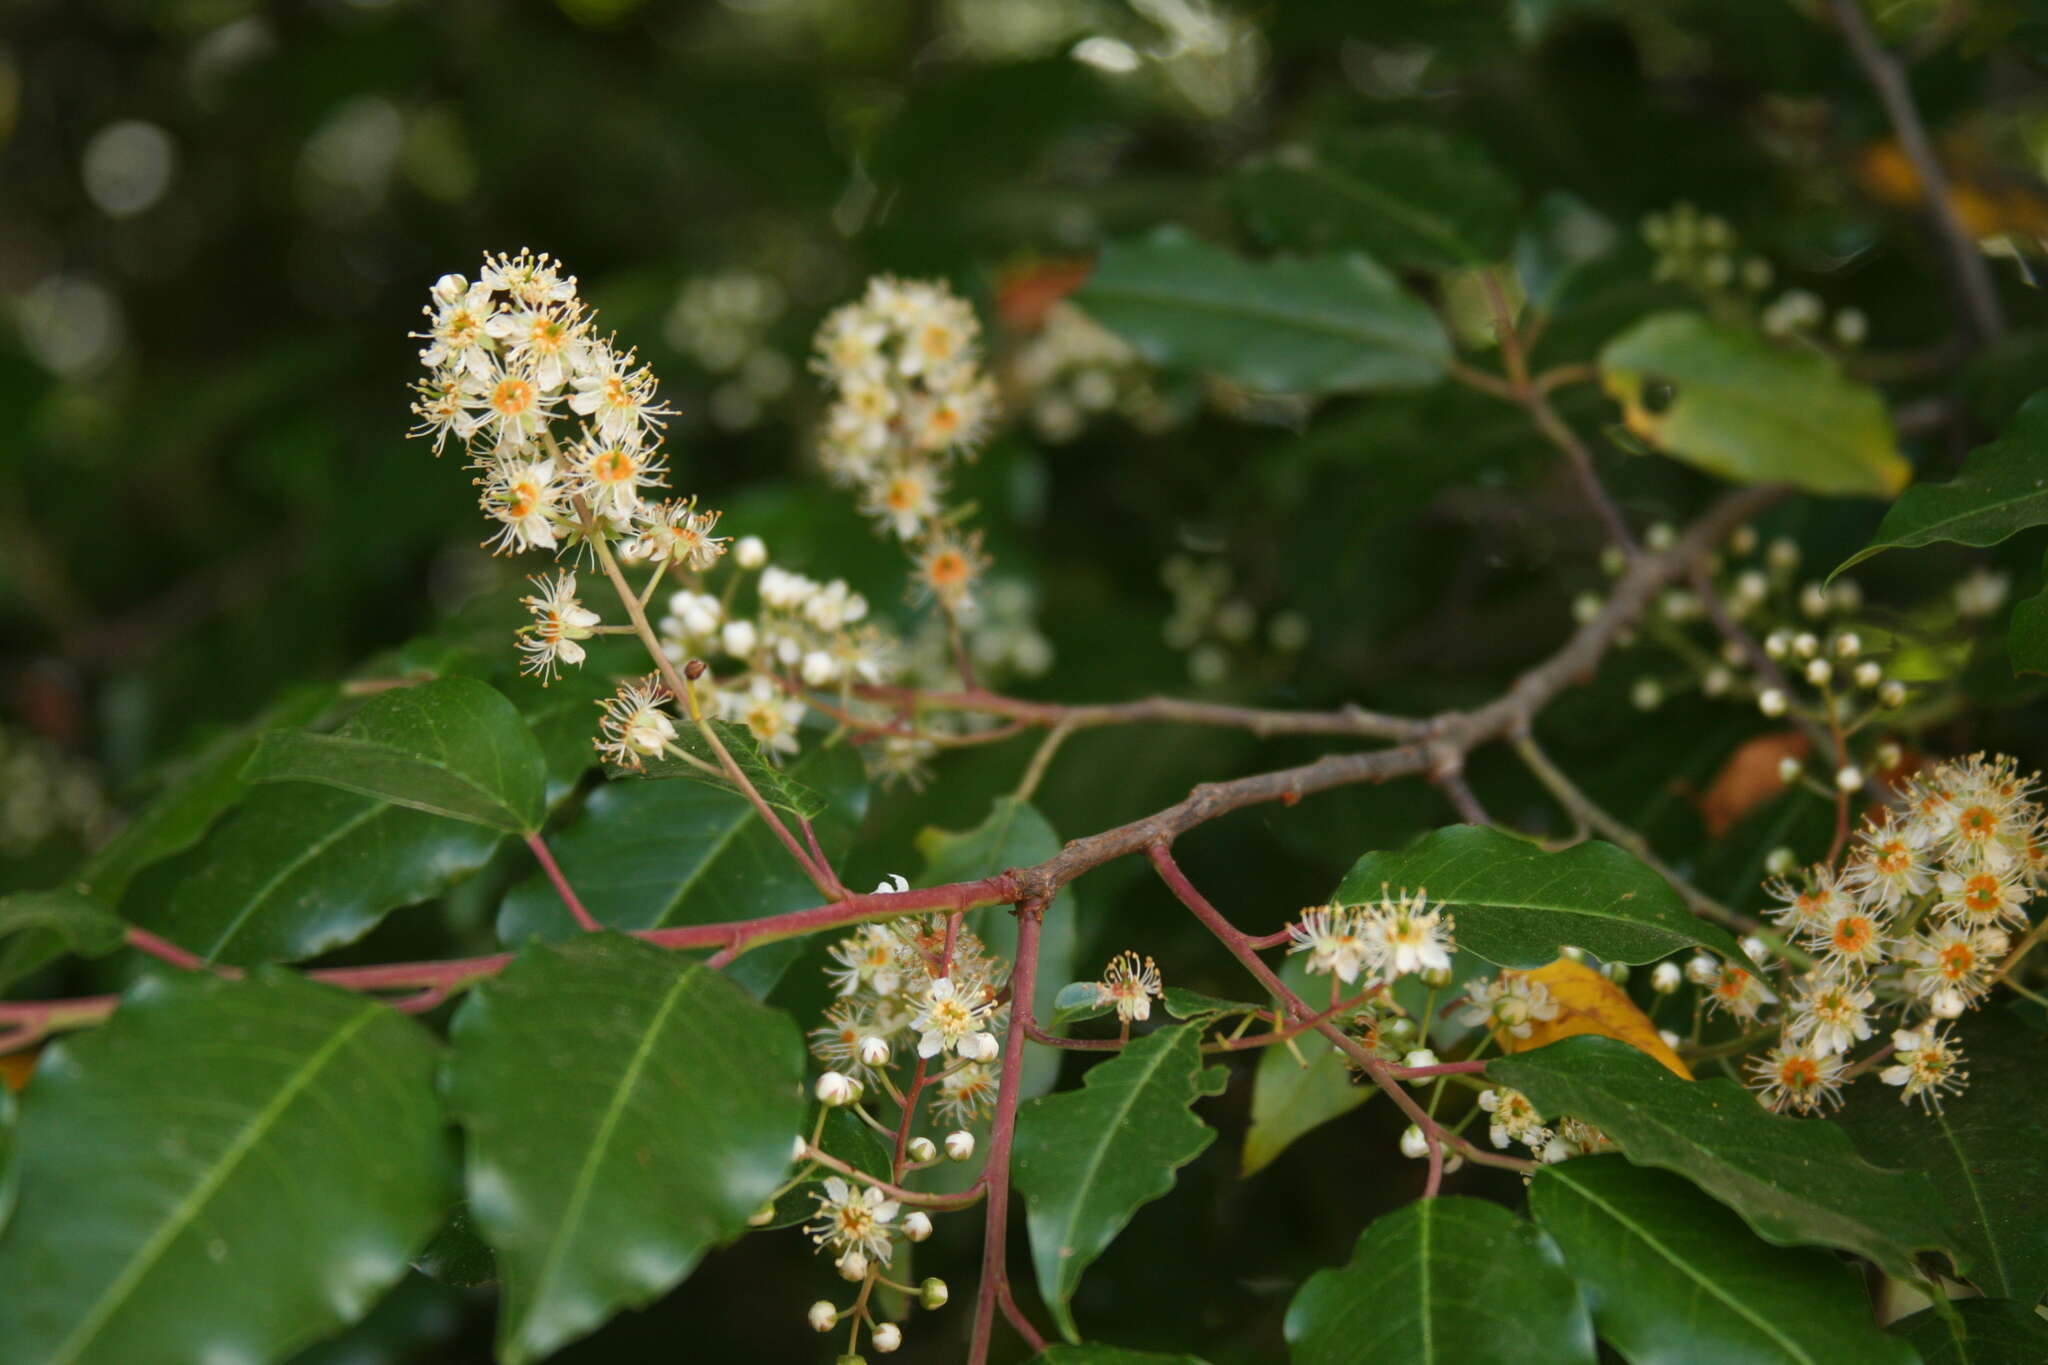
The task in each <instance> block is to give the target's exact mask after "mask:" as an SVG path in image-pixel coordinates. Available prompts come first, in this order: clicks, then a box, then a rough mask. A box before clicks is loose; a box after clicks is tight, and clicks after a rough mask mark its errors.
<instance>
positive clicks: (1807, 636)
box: [1792, 630, 1820, 659]
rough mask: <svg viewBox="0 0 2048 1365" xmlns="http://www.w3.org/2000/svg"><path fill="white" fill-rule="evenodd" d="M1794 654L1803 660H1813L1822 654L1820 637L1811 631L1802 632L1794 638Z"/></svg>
mask: <svg viewBox="0 0 2048 1365" xmlns="http://www.w3.org/2000/svg"><path fill="white" fill-rule="evenodd" d="M1792 652H1793V653H1794V654H1797V655H1798V656H1799V657H1800V658H1802V659H1811V658H1812V657H1813V656H1814V655H1816V654H1818V653H1820V636H1818V635H1815V634H1814V633H1813V632H1812V631H1810V630H1802V631H1800V632H1799V633H1798V634H1797V635H1795V636H1793V637H1792Z"/></svg>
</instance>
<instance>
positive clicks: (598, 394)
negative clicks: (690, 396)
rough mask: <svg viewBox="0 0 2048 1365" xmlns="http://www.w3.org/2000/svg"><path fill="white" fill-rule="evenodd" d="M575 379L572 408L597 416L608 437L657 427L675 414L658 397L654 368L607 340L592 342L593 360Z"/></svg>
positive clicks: (604, 434)
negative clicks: (616, 349)
mask: <svg viewBox="0 0 2048 1365" xmlns="http://www.w3.org/2000/svg"><path fill="white" fill-rule="evenodd" d="M572 382H573V387H574V392H573V393H571V394H570V395H569V407H570V410H571V411H573V412H575V413H577V414H578V415H580V416H583V417H589V418H593V419H595V421H596V424H597V430H598V433H599V434H600V435H602V436H604V437H605V438H606V439H608V440H614V441H618V440H624V439H626V438H627V437H629V436H635V435H638V434H640V433H641V432H642V431H643V430H650V431H651V430H654V429H657V428H659V427H660V426H661V425H662V422H663V419H664V418H666V417H668V416H670V415H671V410H670V409H668V408H665V407H663V406H662V405H661V403H660V402H659V401H658V399H657V397H656V394H655V382H654V371H653V370H652V369H651V368H650V367H648V366H646V365H640V364H637V363H636V357H635V355H634V353H633V352H631V351H627V352H625V353H624V354H620V353H619V352H618V351H615V350H613V349H612V347H611V346H610V345H609V344H608V343H606V342H595V343H593V344H592V346H591V361H590V364H589V365H588V367H587V368H586V369H585V371H584V372H583V373H581V374H579V375H577V376H576V378H575V380H574V381H572Z"/></svg>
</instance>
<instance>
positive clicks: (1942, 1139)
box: [1839, 1010, 2048, 1300]
mask: <svg viewBox="0 0 2048 1365" xmlns="http://www.w3.org/2000/svg"><path fill="white" fill-rule="evenodd" d="M1956 1037H1957V1040H1958V1041H1959V1042H1960V1043H1961V1045H1962V1049H1963V1070H1964V1071H1966V1072H1968V1073H1969V1078H1970V1080H1969V1084H1968V1085H1967V1086H1966V1087H1964V1089H1963V1092H1962V1093H1961V1094H1959V1095H1952V1096H1949V1097H1948V1098H1947V1099H1946V1100H1945V1101H1944V1102H1943V1104H1942V1107H1941V1112H1939V1113H1935V1114H1929V1113H1924V1112H1923V1111H1922V1110H1921V1108H1920V1106H1919V1104H1917V1103H1914V1104H1910V1105H1908V1104H1902V1103H1900V1101H1899V1091H1898V1090H1897V1089H1896V1088H1895V1087H1893V1086H1888V1085H1886V1084H1884V1083H1883V1082H1882V1081H1881V1080H1879V1079H1878V1078H1877V1077H1875V1076H1867V1077H1865V1078H1864V1079H1863V1080H1861V1081H1859V1082H1857V1083H1856V1085H1855V1086H1853V1087H1852V1088H1851V1089H1850V1090H1849V1092H1848V1103H1847V1104H1846V1105H1845V1106H1844V1107H1843V1110H1842V1113H1841V1115H1840V1119H1839V1122H1840V1123H1841V1125H1842V1126H1843V1127H1844V1128H1846V1129H1847V1130H1848V1132H1849V1137H1850V1138H1851V1139H1852V1140H1853V1141H1854V1142H1855V1144H1856V1149H1857V1150H1858V1151H1859V1152H1861V1153H1863V1155H1864V1156H1865V1157H1867V1158H1868V1159H1869V1160H1870V1161H1871V1163H1872V1164H1873V1165H1878V1166H1886V1167H1892V1168H1896V1169H1902V1170H1908V1171H1919V1172H1923V1173H1925V1174H1926V1176H1927V1177H1928V1179H1929V1180H1931V1181H1932V1182H1933V1184H1934V1188H1935V1189H1936V1191H1938V1192H1939V1193H1940V1195H1941V1197H1942V1199H1943V1200H1944V1201H1945V1202H1946V1203H1947V1204H1948V1208H1949V1212H1950V1213H1951V1215H1952V1216H1953V1217H1954V1220H1955V1226H1956V1236H1957V1239H1958V1242H1959V1244H1960V1245H1961V1247H1962V1249H1963V1251H1964V1253H1965V1254H1966V1255H1967V1256H1968V1258H1969V1261H1970V1265H1971V1269H1970V1280H1971V1282H1972V1283H1973V1284H1975V1285H1976V1286H1977V1287H1978V1288H1979V1289H1981V1290H1983V1291H1984V1293H1985V1294H1986V1295H1988V1296H1990V1297H1991V1298H1994V1299H2029V1300H2032V1299H2038V1298H2040V1297H2041V1296H2042V1295H2043V1294H2044V1293H2048V1213H2044V1203H2048V1090H2044V1089H2043V1087H2042V1086H2041V1084H2040V1073H2041V1060H2042V1039H2041V1036H2040V1035H2039V1034H2037V1033H2035V1032H2033V1031H2032V1030H2031V1029H2029V1028H2027V1027H2026V1026H2025V1025H2024V1024H2022V1023H2021V1022H2020V1021H2019V1020H2017V1019H2014V1018H2012V1017H2011V1016H2010V1015H2006V1014H2004V1013H2003V1012H2001V1011H1990V1010H1986V1011H1980V1012H1979V1013H1976V1014H1973V1015H1971V1016H1970V1017H1969V1018H1968V1019H1967V1020H1966V1021H1965V1022H1964V1023H1963V1024H1962V1025H1961V1026H1960V1027H1959V1029H1958V1031H1957V1033H1956Z"/></svg>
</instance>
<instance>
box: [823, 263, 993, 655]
mask: <svg viewBox="0 0 2048 1365" xmlns="http://www.w3.org/2000/svg"><path fill="white" fill-rule="evenodd" d="M980 331H981V326H980V323H979V322H978V321H976V319H975V316H974V310H973V309H972V308H970V307H969V306H968V305H967V304H966V303H965V302H964V301H963V300H961V299H959V298H957V297H956V296H955V295H954V294H953V293H952V291H951V290H949V289H948V288H946V286H945V285H944V284H943V283H937V282H931V281H922V280H898V279H895V278H893V277H891V276H886V275H884V276H878V277H876V278H875V279H873V280H870V281H869V282H868V289H867V293H866V294H865V295H864V296H863V297H862V298H861V299H859V300H858V301H857V302H854V303H849V304H846V305H844V306H842V307H841V308H839V309H837V310H836V311H834V312H833V313H832V314H831V315H830V316H829V317H827V318H826V319H825V322H824V325H823V326H821V327H820V328H819V329H818V337H817V355H816V358H815V359H814V361H813V362H812V363H813V366H814V368H816V369H817V370H818V371H819V373H821V374H822V375H824V377H825V379H826V382H827V383H828V384H829V385H830V386H831V389H832V393H833V403H832V409H831V412H830V414H829V416H828V417H827V419H826V426H825V431H824V433H823V434H822V436H821V438H820V441H819V447H818V450H819V458H820V460H821V462H822V463H823V465H824V467H825V470H826V472H827V473H828V474H830V475H831V476H832V478H833V479H835V480H836V481H838V482H840V483H843V484H847V485H850V486H852V487H853V488H855V489H856V490H857V491H858V494H859V498H860V510H861V511H862V513H863V514H865V515H867V516H869V517H871V518H873V519H874V521H875V524H876V525H877V526H878V527H879V528H880V529H881V530H882V531H884V532H885V533H886V534H889V535H893V536H895V537H896V538H897V539H898V540H901V541H902V542H903V543H904V544H905V546H906V547H907V548H908V549H909V551H910V555H911V559H912V562H913V564H914V566H915V568H914V578H915V582H916V585H917V587H918V589H919V591H920V592H921V593H922V594H924V595H925V596H927V597H929V598H931V599H933V600H936V601H937V602H938V603H939V604H940V605H941V606H942V607H944V608H945V610H946V611H948V612H949V613H951V614H953V615H955V616H960V615H966V614H971V612H972V610H973V593H974V586H975V583H976V580H977V579H979V577H980V576H981V574H982V572H983V570H984V569H985V568H986V567H987V561H986V559H985V558H984V557H983V556H982V554H981V544H980V536H979V534H978V533H973V534H969V533H964V532H962V531H961V530H960V529H959V526H958V523H959V520H960V518H961V515H962V514H961V513H960V512H958V511H950V512H949V511H948V510H947V507H946V496H947V481H948V478H949V475H950V473H951V469H952V464H953V461H954V460H955V459H956V458H957V457H959V456H961V455H963V454H971V453H972V452H973V451H974V449H975V447H976V446H977V444H978V443H979V442H980V441H981V440H982V438H983V437H984V436H986V435H987V433H988V431H989V429H990V427H991V426H992V425H993V423H994V420H995V415H996V398H995V386H994V384H993V383H992V382H991V381H990V380H989V379H988V377H987V376H986V375H985V374H984V373H983V372H982V369H981V354H980V347H979V337H980Z"/></svg>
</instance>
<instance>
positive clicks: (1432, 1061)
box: [1401, 1047, 1437, 1085]
mask: <svg viewBox="0 0 2048 1365" xmlns="http://www.w3.org/2000/svg"><path fill="white" fill-rule="evenodd" d="M1401 1065H1402V1066H1406V1067H1417V1066H1435V1065H1437V1060H1436V1054H1435V1053H1434V1052H1432V1051H1430V1050H1429V1049H1428V1048H1426V1047H1419V1048H1416V1049H1415V1050H1414V1051H1413V1052H1411V1053H1409V1054H1408V1055H1407V1056H1406V1057H1403V1058H1402V1059H1401ZM1433 1080H1434V1077H1430V1076H1417V1077H1415V1078H1414V1079H1413V1080H1411V1081H1409V1082H1408V1084H1410V1085H1429V1084H1431V1083H1432V1081H1433Z"/></svg>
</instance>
